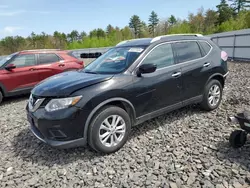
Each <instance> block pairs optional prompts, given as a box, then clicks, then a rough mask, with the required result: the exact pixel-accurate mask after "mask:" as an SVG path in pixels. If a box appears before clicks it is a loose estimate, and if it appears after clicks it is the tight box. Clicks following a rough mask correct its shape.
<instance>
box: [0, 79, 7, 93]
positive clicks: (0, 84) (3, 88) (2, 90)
mask: <svg viewBox="0 0 250 188" xmlns="http://www.w3.org/2000/svg"><path fill="white" fill-rule="evenodd" d="M0 91H1V92H2V94H3V96H6V94H7V90H6V88H5V87H4V85H3V84H2V83H1V82H0Z"/></svg>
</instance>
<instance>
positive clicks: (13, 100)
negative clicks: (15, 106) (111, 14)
mask: <svg viewBox="0 0 250 188" xmlns="http://www.w3.org/2000/svg"><path fill="white" fill-rule="evenodd" d="M29 95H30V94H23V95H17V96H12V97H6V98H3V101H2V102H1V103H0V107H1V106H3V105H7V104H10V103H17V102H21V101H23V100H28V99H29Z"/></svg>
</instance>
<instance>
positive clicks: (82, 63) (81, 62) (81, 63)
mask: <svg viewBox="0 0 250 188" xmlns="http://www.w3.org/2000/svg"><path fill="white" fill-rule="evenodd" d="M76 63H78V64H79V65H84V62H83V61H77V62H76Z"/></svg>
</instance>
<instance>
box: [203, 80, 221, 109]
mask: <svg viewBox="0 0 250 188" xmlns="http://www.w3.org/2000/svg"><path fill="white" fill-rule="evenodd" d="M213 86H218V87H219V90H220V95H219V96H220V98H219V101H218V102H217V104H216V105H214V106H213V105H211V104H210V103H209V91H210V89H211V88H212V87H213ZM222 92H223V88H222V85H221V83H220V81H219V80H215V79H212V80H210V81H209V82H208V84H207V85H206V87H205V90H204V94H203V100H202V102H201V107H202V108H203V109H204V110H206V111H212V110H215V109H216V108H218V106H219V105H220V103H221V100H222Z"/></svg>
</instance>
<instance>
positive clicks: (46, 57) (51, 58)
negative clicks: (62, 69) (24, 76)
mask: <svg viewBox="0 0 250 188" xmlns="http://www.w3.org/2000/svg"><path fill="white" fill-rule="evenodd" d="M57 61H60V59H59V57H58V56H57V55H56V54H39V64H47V63H53V62H57Z"/></svg>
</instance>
